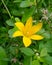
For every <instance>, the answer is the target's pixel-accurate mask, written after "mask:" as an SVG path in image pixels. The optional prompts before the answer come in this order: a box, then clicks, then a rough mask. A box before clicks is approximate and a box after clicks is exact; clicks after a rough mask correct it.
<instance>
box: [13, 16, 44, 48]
mask: <svg viewBox="0 0 52 65" xmlns="http://www.w3.org/2000/svg"><path fill="white" fill-rule="evenodd" d="M15 25H16V26H17V27H18V29H19V30H18V31H16V32H14V34H13V37H18V36H23V43H24V45H25V47H28V46H29V45H30V44H31V39H33V40H41V39H43V37H42V36H40V35H37V34H35V33H37V32H38V31H39V30H40V29H41V28H42V23H38V24H37V25H33V26H32V17H30V18H29V19H28V20H27V22H26V24H25V25H24V24H23V23H22V22H16V23H15Z"/></svg>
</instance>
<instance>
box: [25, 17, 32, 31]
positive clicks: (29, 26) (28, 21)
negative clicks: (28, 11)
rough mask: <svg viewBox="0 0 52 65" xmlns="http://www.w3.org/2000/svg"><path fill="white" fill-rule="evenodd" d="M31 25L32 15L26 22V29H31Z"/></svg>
mask: <svg viewBox="0 0 52 65" xmlns="http://www.w3.org/2000/svg"><path fill="white" fill-rule="evenodd" d="M31 27H32V17H30V18H29V19H28V20H27V22H26V24H25V29H26V31H29V30H30V29H31Z"/></svg>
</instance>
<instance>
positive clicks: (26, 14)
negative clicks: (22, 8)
mask: <svg viewBox="0 0 52 65" xmlns="http://www.w3.org/2000/svg"><path fill="white" fill-rule="evenodd" d="M34 10H35V8H34V7H32V8H30V9H29V10H27V11H26V12H25V13H24V15H23V17H22V22H26V21H27V19H28V18H29V17H31V16H32V15H33V13H34Z"/></svg>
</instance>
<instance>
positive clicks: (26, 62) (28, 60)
mask: <svg viewBox="0 0 52 65" xmlns="http://www.w3.org/2000/svg"><path fill="white" fill-rule="evenodd" d="M23 64H24V65H32V57H28V56H26V57H24V61H23Z"/></svg>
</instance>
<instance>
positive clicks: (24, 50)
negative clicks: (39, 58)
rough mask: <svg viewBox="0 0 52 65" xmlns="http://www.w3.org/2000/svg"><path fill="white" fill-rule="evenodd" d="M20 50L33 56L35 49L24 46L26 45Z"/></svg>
mask: <svg viewBox="0 0 52 65" xmlns="http://www.w3.org/2000/svg"><path fill="white" fill-rule="evenodd" d="M20 50H21V52H22V53H24V54H25V55H27V56H32V55H34V52H33V50H32V49H30V48H24V47H22V48H20Z"/></svg>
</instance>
